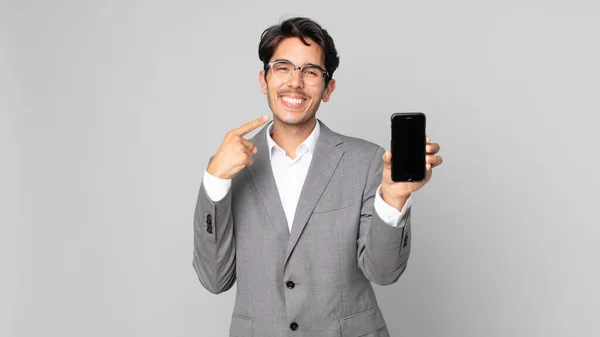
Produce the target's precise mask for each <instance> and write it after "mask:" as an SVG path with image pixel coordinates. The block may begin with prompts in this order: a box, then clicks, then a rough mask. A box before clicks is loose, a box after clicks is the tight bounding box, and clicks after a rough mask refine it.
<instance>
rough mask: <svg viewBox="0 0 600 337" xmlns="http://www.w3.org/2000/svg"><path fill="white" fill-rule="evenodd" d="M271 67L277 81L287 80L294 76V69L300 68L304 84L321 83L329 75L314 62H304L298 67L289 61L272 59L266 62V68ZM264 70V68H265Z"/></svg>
mask: <svg viewBox="0 0 600 337" xmlns="http://www.w3.org/2000/svg"><path fill="white" fill-rule="evenodd" d="M269 67H271V71H272V73H273V77H275V78H276V79H277V80H279V81H283V82H287V81H289V80H290V79H292V77H293V76H294V72H295V71H296V69H300V72H301V73H302V80H303V81H304V84H306V85H310V86H313V85H317V84H319V83H321V81H322V80H323V78H324V77H325V76H329V74H328V73H327V71H325V70H324V69H323V68H321V67H319V66H318V65H316V64H310V63H309V64H305V65H303V66H302V67H298V66H296V65H295V64H293V63H292V62H290V61H281V60H280V61H274V62H271V63H269V64H267V69H268V68H269ZM265 70H266V69H265Z"/></svg>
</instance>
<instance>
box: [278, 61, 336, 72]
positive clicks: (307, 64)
mask: <svg viewBox="0 0 600 337" xmlns="http://www.w3.org/2000/svg"><path fill="white" fill-rule="evenodd" d="M278 61H285V62H289V63H291V64H295V63H294V62H292V61H290V60H288V59H277V60H275V61H273V62H278ZM303 66H315V67H319V68H320V69H322V70H325V68H323V67H321V66H320V65H318V64H314V63H310V62H309V63H305V64H303V65H302V66H301V67H303Z"/></svg>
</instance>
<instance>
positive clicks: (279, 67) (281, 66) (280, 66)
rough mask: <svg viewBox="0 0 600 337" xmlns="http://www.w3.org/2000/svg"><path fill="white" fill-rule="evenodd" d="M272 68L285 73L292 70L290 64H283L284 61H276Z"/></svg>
mask: <svg viewBox="0 0 600 337" xmlns="http://www.w3.org/2000/svg"><path fill="white" fill-rule="evenodd" d="M273 70H274V71H276V72H280V73H287V72H290V71H291V70H292V66H290V65H289V64H285V63H277V64H275V65H273Z"/></svg>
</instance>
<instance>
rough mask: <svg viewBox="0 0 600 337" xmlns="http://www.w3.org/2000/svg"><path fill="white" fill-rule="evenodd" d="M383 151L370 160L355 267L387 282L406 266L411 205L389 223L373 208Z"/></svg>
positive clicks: (400, 272)
mask: <svg viewBox="0 0 600 337" xmlns="http://www.w3.org/2000/svg"><path fill="white" fill-rule="evenodd" d="M383 153H384V150H383V149H382V148H379V149H378V150H377V151H376V153H375V155H374V157H373V158H372V161H371V166H370V168H369V173H368V176H367V181H366V185H365V190H364V193H363V200H362V209H361V218H360V232H359V238H358V241H357V244H358V252H357V254H358V256H357V258H358V267H359V269H360V270H362V272H363V273H364V275H365V276H366V277H367V279H369V280H370V281H371V282H373V283H376V284H379V285H388V284H392V283H394V282H396V281H397V280H398V278H400V275H402V273H403V272H404V270H405V269H406V265H407V263H408V257H409V255H410V213H411V208H410V205H408V207H407V208H406V209H404V211H403V212H402V213H403V214H402V215H401V216H400V218H399V219H398V225H397V226H390V225H388V224H387V223H385V221H384V220H382V219H381V217H380V216H379V215H378V214H377V212H375V211H374V201H375V195H376V192H377V189H378V187H379V185H380V183H381V175H382V171H383V161H382V160H381V157H382V155H383Z"/></svg>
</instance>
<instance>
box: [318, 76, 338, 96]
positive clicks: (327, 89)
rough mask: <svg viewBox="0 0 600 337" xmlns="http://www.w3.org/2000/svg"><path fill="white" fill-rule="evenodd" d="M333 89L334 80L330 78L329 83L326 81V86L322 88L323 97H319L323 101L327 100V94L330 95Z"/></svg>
mask: <svg viewBox="0 0 600 337" xmlns="http://www.w3.org/2000/svg"><path fill="white" fill-rule="evenodd" d="M334 90H335V80H334V79H333V78H332V79H331V80H330V81H329V83H327V87H325V89H324V90H323V97H321V99H322V100H323V102H327V101H329V96H331V93H332V92H333V91H334Z"/></svg>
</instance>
